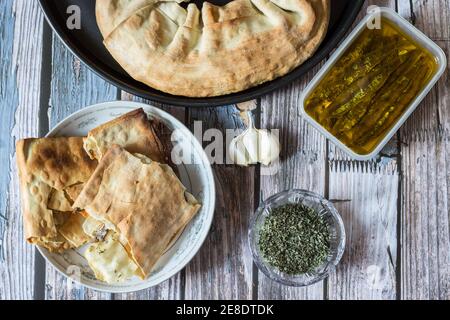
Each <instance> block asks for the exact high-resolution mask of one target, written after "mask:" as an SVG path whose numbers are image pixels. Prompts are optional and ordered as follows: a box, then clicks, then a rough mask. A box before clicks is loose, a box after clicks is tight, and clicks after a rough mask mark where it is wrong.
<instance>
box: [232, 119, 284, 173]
mask: <svg viewBox="0 0 450 320" xmlns="http://www.w3.org/2000/svg"><path fill="white" fill-rule="evenodd" d="M248 122H249V125H248V128H247V129H246V130H245V131H244V132H243V133H241V134H240V135H239V136H237V137H235V138H234V139H233V140H232V141H231V143H230V146H229V154H230V157H231V159H232V160H233V162H234V163H235V164H238V165H240V166H249V165H251V164H257V163H261V164H263V165H266V166H268V165H270V164H271V163H272V162H274V161H275V160H276V159H278V157H279V155H280V149H281V148H280V142H279V140H278V137H277V136H276V135H275V134H273V133H272V132H269V131H268V130H265V129H256V128H255V126H254V124H253V121H252V118H251V116H249V117H248Z"/></svg>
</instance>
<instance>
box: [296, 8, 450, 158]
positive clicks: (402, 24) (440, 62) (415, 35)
mask: <svg viewBox="0 0 450 320" xmlns="http://www.w3.org/2000/svg"><path fill="white" fill-rule="evenodd" d="M377 15H381V17H384V18H386V19H388V20H389V21H391V22H392V23H393V24H395V25H397V26H398V27H399V28H400V29H401V30H402V31H403V32H405V33H406V34H407V35H409V36H410V37H411V39H413V40H415V41H416V42H417V43H418V44H420V45H421V46H422V47H423V48H424V49H426V50H428V51H429V52H430V53H431V55H433V56H434V57H435V59H436V63H437V68H436V71H435V74H434V75H433V77H432V78H431V79H430V80H429V83H428V85H427V86H426V87H425V88H424V89H423V90H422V91H421V92H420V93H419V95H418V96H417V97H416V98H415V99H414V100H413V101H412V102H411V104H410V105H409V106H408V107H407V108H406V109H405V111H404V112H403V114H402V116H401V117H400V118H399V119H398V120H397V122H396V123H395V124H394V126H393V127H392V128H391V129H390V130H389V132H387V134H386V135H385V137H384V138H383V139H382V140H381V141H380V142H379V143H378V145H377V146H376V147H375V148H374V150H373V151H372V152H370V153H369V154H358V153H356V152H355V151H353V150H352V149H350V148H349V147H348V146H346V145H345V144H344V143H343V142H341V141H340V140H339V139H338V138H336V137H335V136H334V135H333V134H331V133H330V132H328V130H326V129H325V128H324V127H322V125H321V124H320V123H318V122H317V121H316V120H315V119H313V118H312V117H311V116H310V115H308V113H307V112H306V110H305V103H306V99H307V97H308V96H309V95H310V94H311V93H312V91H313V90H314V89H315V88H316V87H317V85H318V84H319V83H320V81H321V80H322V79H323V78H324V77H325V76H326V75H327V74H328V72H329V71H330V69H331V68H332V67H333V66H334V65H335V63H336V62H337V61H338V60H339V59H340V58H341V56H342V55H343V54H344V53H345V51H346V50H347V49H348V47H350V46H351V45H352V44H353V42H354V41H355V40H356V39H357V37H358V36H359V35H360V34H361V32H363V30H364V29H365V28H366V26H367V23H368V22H369V21H373V19H375V18H376V17H377ZM446 67H447V58H446V56H445V53H444V51H443V50H442V49H441V48H440V47H439V46H438V45H437V44H435V43H434V42H433V41H432V40H431V39H430V38H428V37H427V36H426V35H425V34H423V33H422V32H421V31H420V30H418V29H417V28H416V27H414V26H413V25H412V24H411V23H409V22H408V21H407V20H405V19H404V18H402V17H401V16H400V15H399V14H397V13H396V12H395V11H393V10H391V9H389V8H378V9H377V10H376V11H374V12H373V13H371V14H368V15H367V16H366V17H365V18H364V19H363V20H362V21H361V22H360V23H359V24H358V25H357V27H356V28H355V30H354V31H353V32H352V33H351V34H350V35H349V36H348V37H347V38H346V39H345V40H344V42H343V43H342V44H341V46H340V47H339V48H338V49H337V50H336V51H335V53H334V54H333V55H332V56H331V57H330V59H329V60H328V62H327V63H326V64H325V65H324V66H323V67H322V69H321V70H320V71H319V73H318V74H317V75H316V76H315V77H314V78H313V80H312V81H311V82H310V83H309V85H308V86H307V87H306V89H305V90H304V91H303V94H302V96H301V99H300V101H301V112H302V113H303V116H304V118H305V119H306V120H307V121H308V122H309V123H310V124H311V125H313V126H314V127H315V128H316V129H317V130H319V131H320V132H321V133H322V134H323V135H324V136H326V137H327V138H328V139H329V140H330V141H331V142H333V143H334V144H335V145H337V146H338V147H340V148H341V149H343V150H344V151H345V152H347V153H348V154H349V155H350V156H351V157H352V158H353V159H356V160H369V159H372V158H374V157H375V156H376V155H377V154H378V153H379V152H380V150H381V149H382V148H383V147H384V146H385V145H386V143H387V142H388V141H389V140H390V139H391V138H392V136H393V135H394V134H395V133H396V132H397V130H398V129H399V128H400V127H401V126H402V125H403V123H404V122H405V121H406V119H407V118H408V117H409V116H410V115H411V113H413V112H414V110H415V109H416V108H417V106H418V105H419V103H420V102H421V101H422V100H423V99H424V98H425V96H426V95H427V94H428V92H429V91H430V90H431V88H432V87H433V86H434V85H435V84H436V82H437V81H438V80H439V78H440V77H441V76H442V74H443V73H444V72H445V68H446Z"/></svg>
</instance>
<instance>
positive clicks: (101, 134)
mask: <svg viewBox="0 0 450 320" xmlns="http://www.w3.org/2000/svg"><path fill="white" fill-rule="evenodd" d="M114 144H117V145H120V146H121V147H124V148H125V149H126V150H128V151H129V152H131V153H139V154H143V155H145V156H147V157H149V158H151V159H152V160H153V161H157V162H161V163H166V162H167V156H166V155H165V153H164V148H163V146H162V144H161V141H160V140H159V138H158V136H157V135H156V133H155V130H154V128H153V125H152V123H151V122H150V121H149V120H148V118H147V114H146V113H145V112H144V110H143V109H142V108H140V109H136V110H133V111H131V112H128V113H126V114H124V115H122V116H120V117H118V118H116V119H114V120H112V121H109V122H107V123H105V124H103V125H101V126H99V127H97V128H95V129H93V130H91V131H90V132H89V133H88V136H87V138H86V139H85V143H84V148H85V150H86V152H87V153H88V154H89V155H90V157H91V158H92V159H97V160H100V159H101V158H102V157H103V155H104V154H105V153H106V152H107V151H108V149H109V148H110V147H111V146H112V145H114Z"/></svg>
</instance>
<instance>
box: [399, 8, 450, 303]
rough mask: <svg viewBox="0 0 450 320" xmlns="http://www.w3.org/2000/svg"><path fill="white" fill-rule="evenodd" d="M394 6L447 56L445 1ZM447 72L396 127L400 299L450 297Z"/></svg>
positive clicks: (449, 102) (449, 98)
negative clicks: (399, 171) (399, 186)
mask: <svg viewBox="0 0 450 320" xmlns="http://www.w3.org/2000/svg"><path fill="white" fill-rule="evenodd" d="M399 9H400V10H401V13H402V15H404V17H405V18H407V19H409V20H410V21H411V22H412V23H414V24H415V25H416V26H417V27H418V28H419V29H420V30H422V31H423V32H424V33H425V34H426V35H428V36H430V37H431V38H432V39H435V40H436V43H437V44H438V45H440V46H441V47H442V48H443V49H444V51H445V52H446V55H447V57H448V56H449V52H450V41H449V25H448V23H449V21H450V10H449V2H448V1H445V0H441V1H432V2H430V1H428V2H427V3H426V5H425V3H423V2H421V1H411V2H410V3H401V5H400V6H399ZM449 74H450V72H449V66H447V70H446V72H445V74H444V76H443V77H442V78H441V79H440V81H439V82H438V84H437V85H436V86H435V87H434V88H433V89H432V91H431V92H430V93H429V94H428V96H427V97H426V98H425V100H424V101H423V102H422V104H421V105H420V106H419V107H418V108H417V110H416V111H415V112H414V113H413V115H412V116H411V117H410V118H409V119H408V121H407V122H406V124H405V125H404V126H403V128H402V129H401V131H400V139H401V154H402V164H401V168H402V175H403V182H402V189H403V192H402V195H403V197H402V201H401V234H400V237H401V238H400V239H401V242H402V248H401V262H402V263H401V279H402V286H401V298H402V299H433V300H435V299H446V300H448V299H450V288H449V287H450V236H449V220H450V219H449V215H450V208H449V197H450V184H449V181H450V168H449V165H448V163H449V160H450V148H449V141H450V135H449V129H450V128H449V125H450V112H449V108H448V107H449V106H450V89H449V87H450V80H449V77H450V75H449Z"/></svg>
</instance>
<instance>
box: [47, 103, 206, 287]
mask: <svg viewBox="0 0 450 320" xmlns="http://www.w3.org/2000/svg"><path fill="white" fill-rule="evenodd" d="M137 108H143V109H144V111H145V112H146V113H147V114H148V115H149V117H151V118H154V119H158V120H159V121H161V122H162V123H164V124H165V125H166V126H167V127H168V128H170V129H171V130H177V135H176V136H177V145H178V146H179V148H181V150H182V151H183V152H186V154H187V155H190V156H191V157H192V159H193V161H191V162H192V163H191V164H185V163H182V164H181V165H179V166H178V170H179V174H180V179H181V181H182V182H183V184H184V185H185V186H186V188H187V190H188V191H189V192H191V193H192V194H193V195H194V196H195V197H196V198H197V199H198V200H199V201H200V202H201V204H202V207H201V209H200V211H199V212H198V214H197V215H196V216H195V218H194V219H193V220H192V221H191V222H190V223H189V224H188V226H187V227H186V229H185V230H184V231H183V233H182V234H181V236H180V237H179V238H178V240H177V241H176V242H175V244H174V245H173V246H172V247H171V248H170V249H169V250H168V251H167V252H166V253H165V254H164V255H163V256H162V257H161V258H160V259H159V261H158V263H157V264H156V266H155V268H154V270H153V271H152V273H151V275H150V276H149V277H148V278H147V279H145V280H141V279H138V278H134V279H131V280H129V281H127V282H123V283H118V284H113V285H111V284H107V283H105V282H102V281H99V280H97V279H96V278H95V277H94V274H93V272H92V270H91V269H90V268H89V266H88V264H87V261H86V260H85V259H84V257H83V255H82V254H83V251H84V250H85V249H86V248H85V247H86V246H85V247H84V248H80V249H77V250H68V251H67V252H65V253H64V254H54V253H50V252H49V251H48V250H46V249H44V248H41V247H38V249H39V251H40V252H41V254H42V255H43V256H44V258H45V259H46V260H47V261H48V262H49V263H50V264H52V265H53V266H54V267H55V268H56V269H57V270H58V271H59V272H61V273H62V274H63V275H65V276H66V277H69V278H71V279H72V280H74V281H75V282H78V283H80V284H82V285H84V286H86V287H89V288H92V289H95V290H99V291H105V292H113V293H114V292H115V293H123V292H131V291H137V290H142V289H146V288H149V287H152V286H155V285H158V284H159V283H161V282H163V281H165V280H167V279H169V278H170V277H172V276H173V275H175V274H176V273H178V272H179V271H180V270H181V269H182V268H184V266H185V265H186V264H187V263H188V262H189V261H190V260H191V259H192V258H193V257H194V255H195V254H196V253H197V251H198V250H199V249H200V247H201V245H202V244H203V241H204V240H205V238H206V236H207V234H208V231H209V228H210V226H211V222H212V219H213V215H214V205H215V186H214V178H213V174H212V170H211V165H210V163H209V161H208V157H207V156H206V154H205V153H204V151H203V148H202V146H201V145H200V143H199V142H198V141H197V140H196V139H195V137H194V136H193V135H192V133H191V132H190V131H189V130H188V129H187V128H186V127H185V126H184V125H183V124H182V123H181V122H179V121H178V120H177V119H175V118H174V117H172V116H171V115H170V114H168V113H166V112H164V111H162V110H160V109H157V108H155V107H152V106H149V105H146V104H142V103H137V102H129V101H114V102H107V103H100V104H96V105H93V106H90V107H87V108H84V109H82V110H80V111H78V112H76V113H74V114H72V115H70V116H69V117H67V118H66V119H64V120H63V121H61V122H60V123H59V124H58V125H57V126H56V127H55V128H54V129H52V130H51V131H50V132H49V133H48V135H47V137H59V136H86V135H87V133H88V131H89V130H91V129H93V128H95V127H97V126H99V125H101V124H103V123H105V122H107V121H110V120H112V119H114V118H117V117H118V116H120V115H122V114H124V113H127V112H129V111H132V110H134V109H137Z"/></svg>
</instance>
